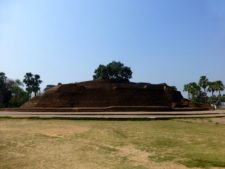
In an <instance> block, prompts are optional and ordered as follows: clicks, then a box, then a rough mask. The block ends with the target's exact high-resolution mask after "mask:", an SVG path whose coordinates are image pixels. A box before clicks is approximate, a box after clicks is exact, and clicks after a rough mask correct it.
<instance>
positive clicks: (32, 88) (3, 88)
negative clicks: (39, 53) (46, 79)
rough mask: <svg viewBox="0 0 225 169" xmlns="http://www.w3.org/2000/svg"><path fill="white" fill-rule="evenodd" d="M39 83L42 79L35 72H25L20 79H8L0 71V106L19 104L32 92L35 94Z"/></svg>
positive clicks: (38, 88) (16, 105) (29, 96)
mask: <svg viewBox="0 0 225 169" xmlns="http://www.w3.org/2000/svg"><path fill="white" fill-rule="evenodd" d="M41 83H42V80H41V79H40V76H39V75H37V74H35V75H33V74H32V73H26V74H25V76H24V79H23V81H21V80H19V79H17V80H12V79H9V78H7V76H6V74H5V73H4V72H0V107H19V106H21V105H22V104H24V103H25V102H27V101H28V100H29V99H30V98H31V95H32V93H34V95H35V96H36V95H37V93H38V92H39V91H40V84H41ZM24 84H25V90H24Z"/></svg>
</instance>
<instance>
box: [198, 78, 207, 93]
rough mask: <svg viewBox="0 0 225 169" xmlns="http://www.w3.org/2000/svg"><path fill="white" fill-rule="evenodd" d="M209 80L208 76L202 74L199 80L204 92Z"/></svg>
mask: <svg viewBox="0 0 225 169" xmlns="http://www.w3.org/2000/svg"><path fill="white" fill-rule="evenodd" d="M208 83H209V80H208V79H207V77H206V76H201V77H200V79H199V82H198V85H199V86H200V87H201V88H203V90H204V92H205V93H206V88H207V87H208Z"/></svg>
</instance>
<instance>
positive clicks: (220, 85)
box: [215, 80, 225, 96]
mask: <svg viewBox="0 0 225 169" xmlns="http://www.w3.org/2000/svg"><path fill="white" fill-rule="evenodd" d="M215 88H216V91H218V92H219V96H221V91H223V90H224V88H225V86H224V84H223V82H222V81H221V80H218V81H215Z"/></svg>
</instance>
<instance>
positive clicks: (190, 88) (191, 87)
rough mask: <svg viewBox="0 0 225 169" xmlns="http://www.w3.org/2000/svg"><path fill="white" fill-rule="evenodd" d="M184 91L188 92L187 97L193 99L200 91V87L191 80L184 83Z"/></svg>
mask: <svg viewBox="0 0 225 169" xmlns="http://www.w3.org/2000/svg"><path fill="white" fill-rule="evenodd" d="M184 91H187V92H188V98H189V99H190V95H191V99H192V100H193V99H194V98H196V97H198V96H199V94H200V91H201V88H200V87H199V86H198V84H197V83H195V82H191V83H188V84H186V85H184Z"/></svg>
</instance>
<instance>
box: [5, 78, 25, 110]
mask: <svg viewBox="0 0 225 169" xmlns="http://www.w3.org/2000/svg"><path fill="white" fill-rule="evenodd" d="M22 87H23V83H22V82H21V81H20V80H15V81H14V83H13V85H12V86H11V88H10V91H11V93H12V98H11V99H10V100H9V106H10V107H19V106H21V105H22V104H24V103H25V102H26V101H27V100H28V99H29V94H28V93H27V92H25V91H24V90H23V88H22Z"/></svg>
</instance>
